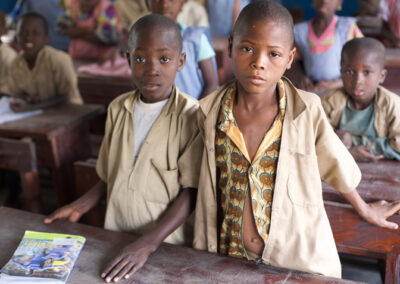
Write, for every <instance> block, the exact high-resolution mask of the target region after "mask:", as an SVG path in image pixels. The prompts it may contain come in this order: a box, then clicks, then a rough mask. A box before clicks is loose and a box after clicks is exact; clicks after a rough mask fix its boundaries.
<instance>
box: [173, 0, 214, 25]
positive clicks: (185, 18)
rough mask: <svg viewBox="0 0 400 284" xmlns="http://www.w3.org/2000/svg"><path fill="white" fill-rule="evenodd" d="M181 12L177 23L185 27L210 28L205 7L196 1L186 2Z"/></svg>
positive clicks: (186, 0)
mask: <svg viewBox="0 0 400 284" xmlns="http://www.w3.org/2000/svg"><path fill="white" fill-rule="evenodd" d="M184 2H185V3H184V4H183V7H182V10H181V12H180V13H179V14H178V18H177V22H178V23H181V24H182V25H185V26H201V27H208V26H209V25H210V24H209V22H208V15H207V10H206V8H205V7H204V5H202V4H200V3H198V2H196V1H194V0H184Z"/></svg>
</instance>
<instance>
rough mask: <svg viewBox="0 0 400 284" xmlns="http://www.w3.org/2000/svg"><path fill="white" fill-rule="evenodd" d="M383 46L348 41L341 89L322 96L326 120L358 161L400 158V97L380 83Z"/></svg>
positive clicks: (368, 41) (369, 40) (365, 40)
mask: <svg viewBox="0 0 400 284" xmlns="http://www.w3.org/2000/svg"><path fill="white" fill-rule="evenodd" d="M384 64H385V47H384V46H383V45H382V43H380V42H379V41H377V40H375V39H372V38H360V39H354V40H352V41H349V42H348V43H346V44H345V46H344V47H343V51H342V63H341V65H342V69H341V70H342V80H343V85H344V86H343V88H338V89H334V90H331V91H329V92H328V93H327V94H326V95H325V96H324V97H323V98H322V105H323V107H324V110H325V112H326V115H327V116H328V119H329V121H330V123H331V125H332V126H333V128H334V129H335V130H336V132H337V134H338V135H339V137H340V138H341V139H342V141H343V143H344V144H345V145H346V146H347V147H348V148H349V151H350V153H351V154H352V155H353V157H354V158H355V159H356V160H357V161H360V162H373V161H376V160H379V159H382V158H385V159H396V160H400V97H399V96H398V95H397V94H394V93H392V92H390V91H389V90H387V89H385V88H384V87H382V86H380V84H381V83H383V81H384V80H385V76H386V70H385V69H384Z"/></svg>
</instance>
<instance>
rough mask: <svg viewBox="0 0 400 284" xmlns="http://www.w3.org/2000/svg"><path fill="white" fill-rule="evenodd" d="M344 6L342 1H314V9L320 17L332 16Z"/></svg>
mask: <svg viewBox="0 0 400 284" xmlns="http://www.w3.org/2000/svg"><path fill="white" fill-rule="evenodd" d="M341 5H342V0H313V5H312V6H313V8H314V10H315V11H316V12H317V14H318V15H322V16H331V15H333V14H335V12H336V10H337V8H338V7H339V6H341Z"/></svg>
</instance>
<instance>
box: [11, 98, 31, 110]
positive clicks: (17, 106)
mask: <svg viewBox="0 0 400 284" xmlns="http://www.w3.org/2000/svg"><path fill="white" fill-rule="evenodd" d="M10 107H11V109H12V110H13V111H14V112H23V111H25V110H26V109H27V107H28V103H27V102H26V101H24V100H21V99H13V100H12V101H11V102H10Z"/></svg>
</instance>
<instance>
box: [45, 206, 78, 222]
mask: <svg viewBox="0 0 400 284" xmlns="http://www.w3.org/2000/svg"><path fill="white" fill-rule="evenodd" d="M84 213H85V212H84V210H83V209H81V207H80V206H79V205H78V204H77V203H76V202H73V203H71V204H68V205H66V206H64V207H61V208H60V209H57V210H56V211H54V212H53V213H52V214H51V215H50V216H48V217H47V218H46V219H44V223H45V224H50V223H52V222H53V221H55V220H57V219H67V220H68V221H70V222H77V221H78V220H79V219H80V218H81V216H82V215H83V214H84Z"/></svg>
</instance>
